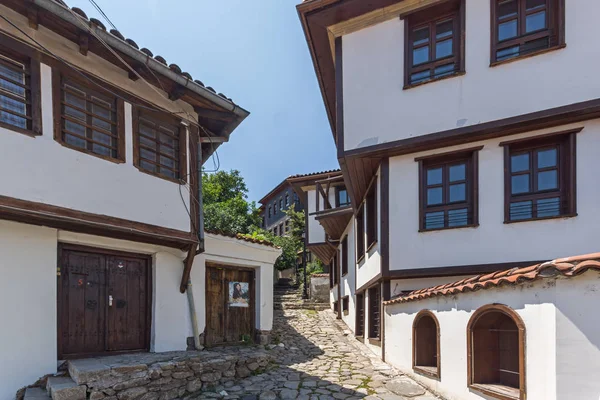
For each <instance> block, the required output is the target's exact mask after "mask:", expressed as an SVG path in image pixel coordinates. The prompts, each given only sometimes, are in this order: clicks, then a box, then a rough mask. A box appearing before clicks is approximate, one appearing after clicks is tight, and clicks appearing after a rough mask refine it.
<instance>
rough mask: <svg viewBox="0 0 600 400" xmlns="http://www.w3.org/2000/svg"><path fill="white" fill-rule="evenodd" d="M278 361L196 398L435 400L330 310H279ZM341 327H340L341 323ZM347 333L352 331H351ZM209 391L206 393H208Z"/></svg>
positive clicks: (275, 328) (275, 331)
mask: <svg viewBox="0 0 600 400" xmlns="http://www.w3.org/2000/svg"><path fill="white" fill-rule="evenodd" d="M274 318H275V321H274V326H273V332H272V333H273V339H274V344H273V345H270V346H268V348H269V353H271V354H272V355H273V357H274V360H275V362H274V363H271V364H270V365H269V366H268V367H266V368H265V369H264V370H260V371H256V372H257V374H254V375H253V376H250V377H248V378H245V379H243V380H241V381H237V382H235V383H233V382H229V383H227V384H226V385H225V386H218V387H215V388H212V390H211V391H205V392H203V393H202V394H201V395H200V396H197V397H195V398H197V399H215V398H224V399H240V400H275V399H283V400H285V399H301V400H355V399H365V400H378V399H382V400H436V399H438V397H436V396H434V395H433V394H431V393H429V392H427V391H426V390H425V389H424V388H423V387H422V386H420V385H418V384H417V383H415V382H414V381H413V380H411V379H410V378H408V377H407V376H404V375H402V374H401V373H399V372H398V371H396V370H394V369H392V368H391V367H390V366H389V365H387V364H385V363H383V362H382V361H381V360H380V359H379V358H377V356H375V355H374V354H373V353H371V352H370V351H369V350H368V349H367V348H366V346H364V345H363V344H361V343H359V342H358V341H357V340H355V339H354V338H353V337H352V336H350V335H348V336H346V334H345V333H344V332H343V331H342V330H341V329H340V327H341V326H344V327H345V325H343V323H341V322H339V321H336V320H335V317H334V314H333V313H332V312H331V311H329V310H327V311H321V312H315V311H310V310H275V316H274ZM340 324H341V325H340ZM346 333H347V332H346ZM205 390H206V389H205Z"/></svg>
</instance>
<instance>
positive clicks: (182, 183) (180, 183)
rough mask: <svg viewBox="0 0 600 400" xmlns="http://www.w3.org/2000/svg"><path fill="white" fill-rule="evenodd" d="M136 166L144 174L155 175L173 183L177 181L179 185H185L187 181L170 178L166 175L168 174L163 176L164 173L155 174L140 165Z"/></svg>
mask: <svg viewBox="0 0 600 400" xmlns="http://www.w3.org/2000/svg"><path fill="white" fill-rule="evenodd" d="M136 168H137V169H138V171H140V172H141V173H143V174H146V175H150V176H153V177H155V178H159V179H164V180H165V181H169V182H173V183H176V184H178V185H184V184H185V181H183V180H181V179H173V178H168V177H166V176H163V175H159V174H155V173H154V172H150V171H146V170H145V169H142V168H140V167H138V166H136Z"/></svg>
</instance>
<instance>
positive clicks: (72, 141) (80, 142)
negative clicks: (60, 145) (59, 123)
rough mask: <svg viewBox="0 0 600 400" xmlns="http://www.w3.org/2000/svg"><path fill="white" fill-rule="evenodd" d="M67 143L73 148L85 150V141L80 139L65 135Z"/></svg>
mask: <svg viewBox="0 0 600 400" xmlns="http://www.w3.org/2000/svg"><path fill="white" fill-rule="evenodd" d="M65 142H67V143H68V144H70V145H71V146H76V147H81V148H82V149H85V140H83V139H80V138H78V137H76V136H72V135H69V134H65Z"/></svg>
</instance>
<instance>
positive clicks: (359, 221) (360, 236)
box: [354, 203, 366, 264]
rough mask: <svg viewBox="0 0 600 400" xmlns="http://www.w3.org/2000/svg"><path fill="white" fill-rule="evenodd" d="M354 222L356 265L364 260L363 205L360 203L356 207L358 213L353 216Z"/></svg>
mask: <svg viewBox="0 0 600 400" xmlns="http://www.w3.org/2000/svg"><path fill="white" fill-rule="evenodd" d="M354 219H355V221H356V229H355V232H356V246H355V249H356V263H357V264H360V262H361V261H362V260H363V259H364V258H365V254H366V253H365V240H366V239H365V235H366V230H365V203H362V204H361V205H360V206H359V207H358V211H357V213H356V216H355V218H354Z"/></svg>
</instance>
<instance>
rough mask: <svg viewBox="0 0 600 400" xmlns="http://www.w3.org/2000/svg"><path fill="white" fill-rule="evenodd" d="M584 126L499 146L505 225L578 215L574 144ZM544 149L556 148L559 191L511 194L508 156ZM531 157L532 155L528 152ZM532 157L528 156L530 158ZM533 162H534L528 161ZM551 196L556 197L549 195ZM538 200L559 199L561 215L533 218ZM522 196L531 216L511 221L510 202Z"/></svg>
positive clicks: (530, 171) (511, 141) (510, 141)
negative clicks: (502, 156) (527, 203)
mask: <svg viewBox="0 0 600 400" xmlns="http://www.w3.org/2000/svg"><path fill="white" fill-rule="evenodd" d="M582 130H583V127H580V128H574V129H569V130H564V131H559V132H550V133H547V134H544V135H538V136H533V137H527V138H521V139H516V140H509V141H505V142H502V143H500V145H501V146H503V147H504V223H505V224H515V223H521V222H531V221H543V220H550V219H564V218H573V217H576V216H577V166H576V165H577V141H576V135H577V133H579V132H581V131H582ZM546 146H554V147H556V148H557V150H558V151H557V157H558V159H557V171H558V177H557V179H558V182H559V188H558V189H557V190H554V191H546V192H543V191H542V192H539V191H536V190H532V191H530V192H528V193H526V194H523V195H519V194H517V195H513V194H512V193H511V188H512V183H511V179H512V175H513V174H511V169H510V165H511V164H510V163H511V154H513V153H517V152H520V151H525V152H526V151H529V152H535V151H536V149H539V148H543V147H546ZM530 154H531V153H530ZM530 158H531V156H530ZM530 162H531V163H533V160H530ZM534 172H535V170H532V169H530V170H529V172H528V174H529V175H531V174H533V173H534ZM532 182H534V181H533V177H530V185H532V186H531V187H532V188H533V183H532ZM552 193H554V194H556V196H551V194H552ZM538 194H539V197H540V198H542V197H548V196H549V197H559V199H560V200H559V201H560V202H561V213H560V214H559V215H553V216H545V217H536V216H534V213H535V207H534V203H535V201H536V196H537V195H538ZM521 197H523V198H522V199H521V200H522V201H532V210H531V213H532V217H531V218H523V219H514V220H512V219H511V217H510V205H511V203H512V202H515V201H518V200H519V199H520V198H521Z"/></svg>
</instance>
